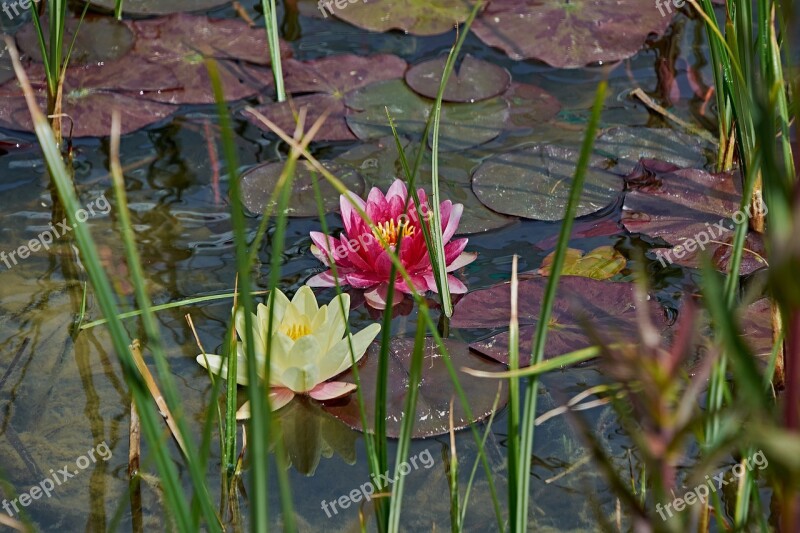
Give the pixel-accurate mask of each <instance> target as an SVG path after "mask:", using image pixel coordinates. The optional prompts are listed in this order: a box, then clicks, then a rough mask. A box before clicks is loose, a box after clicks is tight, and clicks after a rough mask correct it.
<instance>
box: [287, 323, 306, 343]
mask: <svg viewBox="0 0 800 533" xmlns="http://www.w3.org/2000/svg"><path fill="white" fill-rule="evenodd" d="M283 332H284V333H285V334H286V335H287V336H288V337H289V338H290V339H292V340H293V341H296V340H297V339H299V338H300V337H305V336H306V335H310V334H311V328H309V327H308V326H306V325H305V324H292V325H291V326H284V327H283Z"/></svg>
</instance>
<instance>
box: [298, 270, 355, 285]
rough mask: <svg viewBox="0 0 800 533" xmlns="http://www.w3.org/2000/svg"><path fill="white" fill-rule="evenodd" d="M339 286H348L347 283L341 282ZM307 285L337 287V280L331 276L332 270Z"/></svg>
mask: <svg viewBox="0 0 800 533" xmlns="http://www.w3.org/2000/svg"><path fill="white" fill-rule="evenodd" d="M339 284H346V282H345V281H342V280H339ZM306 285H308V286H309V287H335V286H336V279H335V278H334V277H333V276H332V275H331V271H330V270H326V271H325V272H320V273H319V274H317V275H316V276H314V277H312V278H311V279H309V280H308V281H306Z"/></svg>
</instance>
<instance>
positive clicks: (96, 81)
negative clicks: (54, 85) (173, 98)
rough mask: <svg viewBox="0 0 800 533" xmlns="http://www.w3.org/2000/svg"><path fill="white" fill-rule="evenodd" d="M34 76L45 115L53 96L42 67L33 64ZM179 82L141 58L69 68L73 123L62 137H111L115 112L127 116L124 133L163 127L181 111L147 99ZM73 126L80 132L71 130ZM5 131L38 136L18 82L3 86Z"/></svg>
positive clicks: (0, 106) (0, 104) (0, 105)
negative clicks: (20, 131) (158, 123)
mask: <svg viewBox="0 0 800 533" xmlns="http://www.w3.org/2000/svg"><path fill="white" fill-rule="evenodd" d="M28 75H29V77H30V78H31V83H32V85H33V86H34V90H35V92H36V99H37V101H38V102H39V107H40V109H42V111H43V112H44V110H45V109H46V103H47V93H46V91H45V85H46V84H45V79H44V78H45V76H44V70H43V68H42V65H41V64H38V63H37V64H33V65H31V66H30V67H29V69H28ZM176 83H177V80H175V78H174V77H173V76H172V73H171V72H170V70H169V69H166V68H164V67H162V66H160V65H156V64H153V63H149V62H147V61H144V60H142V59H141V58H137V57H136V56H126V57H125V58H124V59H123V60H120V61H114V62H110V63H106V64H104V65H100V66H92V67H81V68H70V69H67V75H66V78H65V82H64V98H63V102H62V104H63V112H64V113H65V114H66V115H68V117H69V118H65V119H64V120H63V122H62V132H63V134H64V135H65V136H67V135H70V134H72V136H74V137H105V136H108V135H109V134H110V132H111V114H112V111H113V110H114V109H118V110H119V111H120V112H121V114H122V133H123V134H125V133H130V132H132V131H135V130H138V129H140V128H144V127H145V126H149V125H150V124H154V123H156V122H159V121H161V120H163V119H165V118H167V117H168V116H170V115H171V114H172V113H173V112H174V111H175V108H174V107H173V106H168V105H165V104H160V103H158V102H152V101H148V100H143V99H142V98H146V97H147V95H148V94H151V93H152V92H156V91H158V90H159V89H160V88H162V87H169V86H173V87H174V86H175V84H176ZM73 125H74V130H71V129H70V127H71V126H73ZM0 126H3V127H6V128H10V129H15V130H23V131H33V123H32V121H31V116H30V112H29V111H28V106H27V103H26V101H25V98H24V96H23V95H22V89H21V88H20V87H19V85H18V84H17V82H16V81H13V80H12V81H9V82H7V83H6V84H5V85H3V86H0Z"/></svg>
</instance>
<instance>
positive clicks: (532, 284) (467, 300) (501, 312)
mask: <svg viewBox="0 0 800 533" xmlns="http://www.w3.org/2000/svg"><path fill="white" fill-rule="evenodd" d="M546 285H547V278H539V277H537V278H533V279H528V280H523V281H520V282H519V300H518V301H519V304H518V312H519V326H520V327H519V339H520V344H519V354H520V364H521V365H523V366H524V365H528V364H530V354H531V340H532V338H533V334H534V332H535V331H536V323H537V321H538V317H539V311H540V309H541V302H542V299H543V298H544V291H545V286H546ZM510 287H511V286H510V284H508V283H503V284H500V285H495V286H493V287H489V288H488V289H483V290H479V291H473V292H471V293H469V294H467V295H466V296H464V297H463V298H462V299H461V300H460V301H459V302H458V304H456V307H455V310H454V312H453V317H452V319H451V321H450V325H451V326H452V327H455V328H507V327H508V323H509V319H510V316H511V289H510ZM634 291H635V284H633V283H611V282H608V281H596V280H593V279H588V278H582V277H574V276H565V277H563V278H561V280H560V281H559V284H558V291H557V293H556V301H555V305H554V306H553V315H552V318H551V320H550V324H549V325H548V333H547V344H546V345H545V349H544V355H545V357H546V358H550V357H555V356H557V355H562V354H565V353H568V352H571V351H574V350H579V349H581V348H586V347H588V346H591V345H593V344H595V343H594V342H593V341H592V340H591V339H590V337H589V336H588V335H587V334H586V333H585V328H584V324H586V323H588V324H590V325H591V327H592V328H593V329H594V331H595V332H597V333H598V334H600V335H602V336H603V337H608V341H609V342H624V341H626V340H630V341H631V342H636V339H637V322H636V309H635V299H634ZM647 312H648V313H649V316H650V317H651V319H652V320H653V323H654V324H656V326H657V327H662V328H663V327H666V325H667V322H666V317H665V315H664V312H663V310H662V309H661V307H660V306H659V305H658V303H657V302H655V301H654V300H653V299H650V300H648V302H647ZM470 348H472V349H473V350H475V351H477V352H479V353H481V354H483V355H486V356H488V357H492V358H493V359H496V360H498V361H500V362H502V363H505V364H508V349H509V336H508V332H504V333H500V334H499V335H495V336H493V337H491V338H489V339H486V340H483V341H479V342H475V343H473V344H471V345H470Z"/></svg>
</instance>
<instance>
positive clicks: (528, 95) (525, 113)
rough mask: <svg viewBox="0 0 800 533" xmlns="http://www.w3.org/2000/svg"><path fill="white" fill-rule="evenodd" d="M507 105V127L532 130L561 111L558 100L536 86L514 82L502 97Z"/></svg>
mask: <svg viewBox="0 0 800 533" xmlns="http://www.w3.org/2000/svg"><path fill="white" fill-rule="evenodd" d="M503 96H504V97H505V99H506V100H508V103H509V106H510V107H509V110H510V117H509V126H511V127H513V128H515V129H525V130H528V129H532V128H534V127H538V125H539V124H541V123H542V122H545V121H548V120H550V119H551V118H554V117H555V116H556V115H558V112H559V111H561V102H559V101H558V98H556V97H555V96H553V95H552V94H550V93H548V92H547V91H545V90H544V89H541V88H539V87H537V86H536V85H530V84H528V83H517V82H514V83H512V84H511V86H510V87H509V88H508V90H507V91H506V93H505V94H504V95H503Z"/></svg>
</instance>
